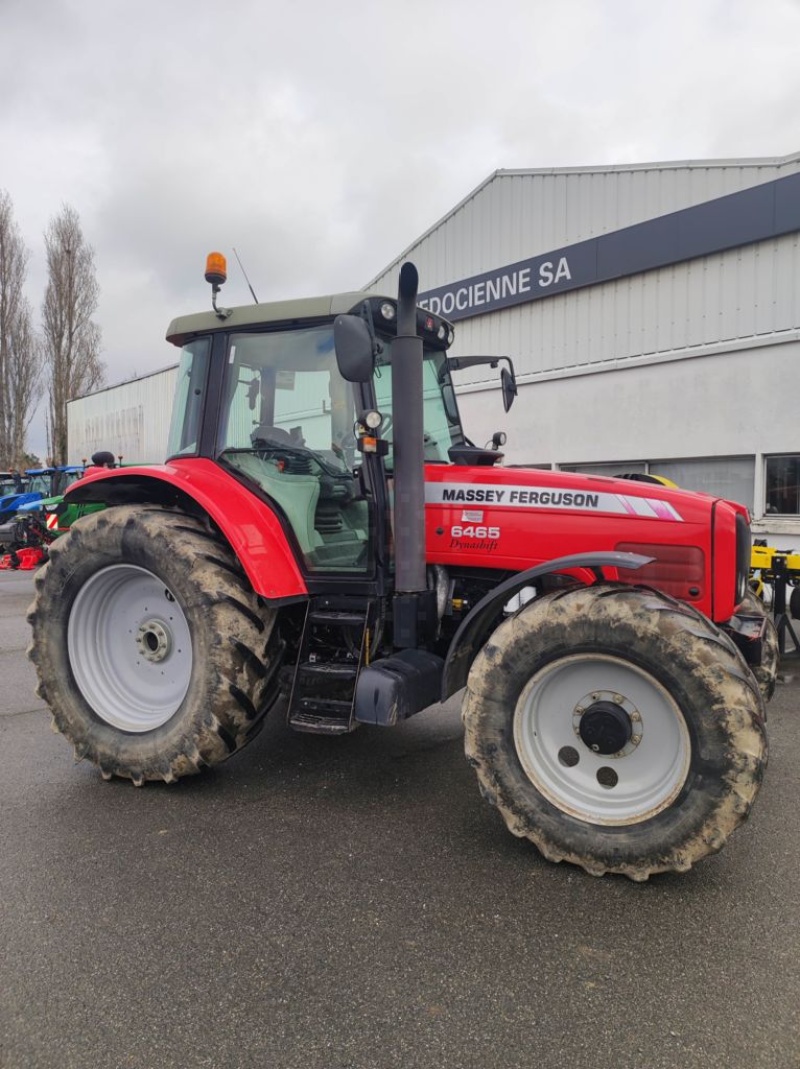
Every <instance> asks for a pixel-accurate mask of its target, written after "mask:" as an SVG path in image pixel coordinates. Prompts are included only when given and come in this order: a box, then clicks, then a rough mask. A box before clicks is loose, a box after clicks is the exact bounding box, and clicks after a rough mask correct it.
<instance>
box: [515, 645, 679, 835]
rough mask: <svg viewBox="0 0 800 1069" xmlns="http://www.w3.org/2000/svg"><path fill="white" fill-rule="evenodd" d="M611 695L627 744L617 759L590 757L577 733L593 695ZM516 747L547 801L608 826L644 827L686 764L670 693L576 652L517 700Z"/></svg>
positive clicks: (669, 797) (627, 667)
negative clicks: (627, 724)
mask: <svg viewBox="0 0 800 1069" xmlns="http://www.w3.org/2000/svg"><path fill="white" fill-rule="evenodd" d="M608 695H614V697H615V698H616V699H619V700H618V701H617V702H616V703H615V704H617V705H618V706H619V707H620V709H622V710H624V711H625V715H626V716H627V717H628V719H629V720H630V719H632V720H633V723H632V738H631V740H630V741H629V742H628V743H627V744H626V745H625V746H624V747H623V748H622V749H621V750H620V752H618V753H617V754H602V753H595V752H594V751H593V750H592V749H590V748H589V746H588V745H587V744H586V743H585V742H584V740H583V738H582V737H581V735H580V723H581V718H582V715H585V711H586V709H587V705H588V704H590V703H591V699H592V697H594V698H603V697H606V696H608ZM514 743H515V746H516V749H517V755H518V756H519V759H520V762H521V764H522V767H523V768H524V770H525V773H526V774H527V776H528V777H529V779H530V780H531V782H532V783H533V784H534V786H535V787H536V788H537V790H538V791H540V792H541V794H543V795H544V797H545V798H547V799H548V801H550V802H551V803H552V804H553V805H554V806H556V807H557V808H558V809H560V810H562V812H564V813H568V814H569V815H571V816H574V817H577V818H579V819H581V820H585V821H587V822H589V823H591V824H604V825H609V826H613V825H627V824H638V823H641V822H642V821H644V820H649V819H650V818H651V817H654V816H655V815H656V814H657V813H660V812H661V811H662V810H664V809H666V808H667V807H668V806H669V805H671V804H672V802H673V801H674V799H675V798H676V797H677V795H678V793H679V792H680V790H681V788H682V786H683V784H684V782H685V781H686V776H687V775H688V772H689V762H690V758H691V740H690V738H689V732H688V729H687V727H686V721H685V720H684V717H683V714H682V713H681V711H680V708H679V707H678V705H677V703H676V702H675V701H674V699H673V698H672V697H671V695H670V694H669V692H668V691H667V690H666V689H665V688H664V687H663V686H662V685H661V684H660V683H659V682H658V680H656V679H654V678H653V676H651V675H650V674H649V673H647V672H645V671H644V670H642V669H640V668H638V667H637V666H636V665H633V664H631V663H629V662H628V661H623V660H621V659H619V658H617V657H611V656H607V655H604V654H595V655H587V654H575V655H573V656H570V657H564V658H562V659H560V660H557V661H554V662H552V663H551V664H548V665H546V666H545V667H544V668H542V669H541V670H540V671H539V672H537V673H536V674H535V675H534V676H533V677H532V678H531V679H530V680H529V682H528V684H527V685H526V687H525V689H524V690H523V691H522V693H521V694H520V697H519V700H518V701H517V707H516V710H515V713H514ZM576 756H577V760H575V757H576ZM614 780H616V782H614Z"/></svg>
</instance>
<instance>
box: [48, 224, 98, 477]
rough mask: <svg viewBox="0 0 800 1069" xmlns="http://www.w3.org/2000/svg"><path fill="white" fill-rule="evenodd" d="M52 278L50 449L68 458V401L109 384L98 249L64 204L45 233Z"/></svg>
mask: <svg viewBox="0 0 800 1069" xmlns="http://www.w3.org/2000/svg"><path fill="white" fill-rule="evenodd" d="M44 243H45V249H46V252H47V272H48V282H47V290H46V292H45V297H44V303H43V305H42V329H43V332H44V360H45V364H46V366H47V375H48V390H49V411H48V417H49V418H48V421H47V429H48V431H47V437H48V441H47V447H48V453H49V454H50V455H51V456H52V458H53V462H54V463H56V464H65V463H66V461H67V401H71V400H72V399H73V398H75V397H80V396H81V395H82V394H85V393H88V392H89V391H90V390H93V389H94V388H95V387H96V386H100V385H101V384H102V382H103V374H104V370H105V369H104V367H103V364H102V363H101V362H100V355H99V354H100V328H99V326H98V325H97V324H96V323H94V322H92V315H93V314H94V313H95V311H96V310H97V302H98V296H99V292H100V290H99V286H98V284H97V278H96V276H95V268H94V250H93V249H92V247H91V246H90V245H87V244H86V241H85V240H84V237H83V232H82V230H81V224H80V219H79V217H78V213H77V212H76V211H75V209H74V208H72V207H70V206H69V205H64V207H63V208H62V209H61V213H60V214H59V215H57V216H55V217H54V218H53V219H51V221H50V224H49V226H48V228H47V230H46V231H45V235H44Z"/></svg>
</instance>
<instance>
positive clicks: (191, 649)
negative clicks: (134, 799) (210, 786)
mask: <svg viewBox="0 0 800 1069" xmlns="http://www.w3.org/2000/svg"><path fill="white" fill-rule="evenodd" d="M28 619H29V622H30V623H31V626H32V628H33V644H32V646H31V649H30V656H31V659H32V660H33V662H34V664H35V665H36V669H37V672H38V675H39V691H38V692H39V694H40V695H41V697H43V698H44V699H45V701H47V702H48V704H49V705H50V707H51V710H52V713H53V718H54V723H55V727H56V728H57V730H59V731H60V732H62V733H63V734H64V735H66V737H67V738H68V739H69V740H70V741H71V742H72V744H73V746H74V748H75V755H76V757H77V758H83V757H85V758H87V759H88V760H90V761H92V762H93V763H94V764H96V765H98V766H99V767H100V770H101V771H102V773H103V775H104V776H106V777H107V778H108V777H110V776H112V775H116V776H123V777H127V778H129V779H131V780H133V782H134V783H136V784H141V783H143V782H144V781H145V780H154V779H156V780H157V779H160V780H165V781H167V782H169V781H172V780H175V779H177V778H179V777H180V776H185V775H191V774H193V773H195V772H198V771H199V770H200V769H201V768H202V767H204V766H209V765H214V764H218V763H219V762H220V761H223V760H224V759H225V758H227V757H229V756H230V755H231V754H232V753H235V752H236V751H237V750H239V749H241V747H242V746H243V745H244V744H245V743H246V742H247V741H248V740H249V739H250V738H251V737H252V736H253V735H254V734H255V732H256V730H257V728H258V726H259V723H260V720H261V718H262V716H263V714H264V712H265V711H266V708H267V707H268V705H269V701H270V698H271V697H273V696H274V694H275V683H274V673H275V669H276V668H277V665H278V661H279V656H278V653H279V648H278V644H277V642H276V641H275V640H274V639H273V637H272V631H273V623H274V613H273V612H272V611H271V610H268V609H265V608H264V607H263V606H262V605H261V604H260V603H259V599H258V598H257V597H256V595H255V594H254V592H253V590H252V588H251V587H250V584H249V582H248V580H247V578H246V576H245V574H244V572H243V571H242V569H241V567H240V565H239V564H238V562H237V560H236V558H235V557H234V555H233V554H232V553H231V551H230V549H229V548H228V546H227V545H225V544H224V543H223V542H222V541H221V540H220V538H219V537H218V536H217V535H216V534H215V533H214V532H213V531H212V530H211V529H210V528H208V527H206V526H205V525H204V524H203V523H201V522H200V521H199V520H196V519H194V518H192V517H189V516H186V515H184V514H181V513H176V512H167V511H164V510H159V509H148V508H145V507H142V506H122V507H119V508H112V509H108V510H106V511H103V512H99V513H95V514H94V515H91V516H87V517H85V518H84V519H81V520H78V521H77V522H76V523H75V524H74V525H73V527H72V529H71V531H70V533H69V534H68V535H67V536H65V537H64V538H61V539H59V540H58V541H57V542H55V543H54V544H53V545H52V547H51V549H50V562H49V563H48V564H47V566H46V567H45V568H43V569H42V570H41V571H40V572H39V573H38V575H37V577H36V597H35V600H34V603H33V605H32V606H31V609H30V611H29V614H28Z"/></svg>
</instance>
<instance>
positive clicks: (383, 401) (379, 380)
mask: <svg viewBox="0 0 800 1069" xmlns="http://www.w3.org/2000/svg"><path fill="white" fill-rule="evenodd" d="M381 347H382V351H381V352H380V353H379V355H378V360H377V365H376V368H375V401H376V404H377V406H378V411H379V412H381V413H383V415H384V417H385V418H384V423H383V427H382V429H381V436H382V437H383V438H386V439H387V441H388V442H389V454H388V456H387V457H386V466H387V468H388V469H389V470H391V469H392V468H393V465H394V461H393V454H392V437H393V436H392V427H393V422H394V421H393V418H392V368H391V362H392V345H391V342H390V341H383V340H382V341H381ZM445 361H446V356H445V354H444V353H442V352H436V351H433V350H430V349H426V350H424V359H423V363H422V407H423V411H422V425H423V427H424V435H423V440H424V443H425V461H426V463H430V464H447V463H449V459H450V458H449V455H448V453H449V450H450V448H451V446H454V445H463V444H464V434H463V432H462V430H461V421H460V419H459V415H458V407H457V405H456V400H455V392H454V390H453V384H452V382H451V379H450V373H449V372H448V371H447V368H446V364H445Z"/></svg>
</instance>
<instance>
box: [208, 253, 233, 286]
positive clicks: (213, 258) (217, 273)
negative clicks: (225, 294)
mask: <svg viewBox="0 0 800 1069" xmlns="http://www.w3.org/2000/svg"><path fill="white" fill-rule="evenodd" d="M227 277H228V262H227V260H226V259H225V257H224V256H223V255H222V253H221V252H210V253H209V254H208V256H207V257H206V282H210V283H211V284H212V285H213V286H221V285H222V284H223V282H225V280H226V279H227Z"/></svg>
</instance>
